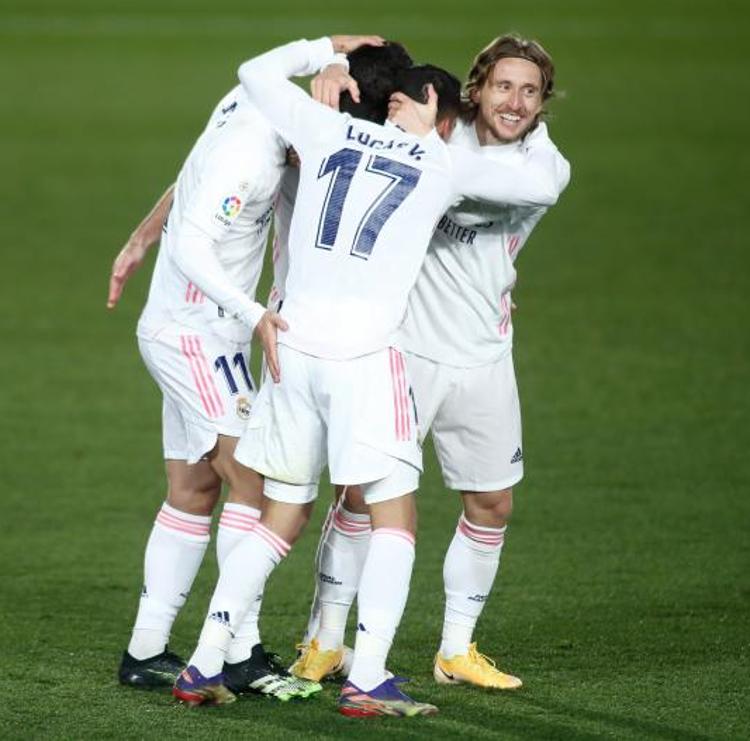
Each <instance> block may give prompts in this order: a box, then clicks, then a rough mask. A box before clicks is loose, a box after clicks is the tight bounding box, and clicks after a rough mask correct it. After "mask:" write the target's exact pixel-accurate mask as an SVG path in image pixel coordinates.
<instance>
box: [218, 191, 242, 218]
mask: <svg viewBox="0 0 750 741" xmlns="http://www.w3.org/2000/svg"><path fill="white" fill-rule="evenodd" d="M241 208H242V201H241V200H240V199H239V198H238V197H237V196H227V198H225V199H224V201H223V203H222V204H221V210H222V211H223V212H224V216H226V217H228V218H230V219H232V218H234V217H235V216H237V214H238V213H239V212H240V209H241Z"/></svg>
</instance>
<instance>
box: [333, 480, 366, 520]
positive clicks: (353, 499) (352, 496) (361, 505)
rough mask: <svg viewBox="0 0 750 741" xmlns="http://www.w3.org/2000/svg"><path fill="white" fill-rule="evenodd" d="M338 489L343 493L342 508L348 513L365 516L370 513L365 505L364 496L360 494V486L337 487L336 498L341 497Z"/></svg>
mask: <svg viewBox="0 0 750 741" xmlns="http://www.w3.org/2000/svg"><path fill="white" fill-rule="evenodd" d="M339 489H341V490H342V493H343V500H342V501H343V504H344V507H346V509H347V510H348V511H349V512H354V513H356V514H367V513H368V512H369V511H370V509H369V507H368V506H367V504H365V495H364V494H363V493H362V487H361V486H343V487H338V486H337V487H336V493H337V496H341V494H339Z"/></svg>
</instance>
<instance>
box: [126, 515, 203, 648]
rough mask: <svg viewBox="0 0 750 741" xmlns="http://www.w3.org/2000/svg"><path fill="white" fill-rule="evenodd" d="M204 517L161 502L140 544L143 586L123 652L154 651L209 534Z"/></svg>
mask: <svg viewBox="0 0 750 741" xmlns="http://www.w3.org/2000/svg"><path fill="white" fill-rule="evenodd" d="M210 525H211V518H210V517H202V516H200V515H190V514H187V513H186V512H181V511H180V510H178V509H175V508H174V507H170V506H169V505H168V504H167V503H166V502H164V504H162V506H161V509H160V510H159V512H158V514H157V516H156V521H155V522H154V526H153V529H152V530H151V536H150V537H149V539H148V544H147V545H146V554H145V557H144V565H143V590H142V592H141V601H140V604H139V606H138V616H137V617H136V619H135V625H134V627H133V634H132V636H131V638H130V643H129V644H128V653H130V655H131V656H133V657H134V658H136V659H147V658H149V657H151V656H155V655H156V654H160V653H161V652H162V651H163V650H164V648H165V647H166V645H167V643H168V642H169V634H170V632H171V631H172V624H173V623H174V621H175V618H176V617H177V613H178V612H179V611H180V608H181V607H182V606H183V605H184V604H185V600H186V599H187V596H188V594H189V593H190V588H191V587H192V586H193V580H194V579H195V575H196V574H197V573H198V569H199V568H200V565H201V561H203V556H204V554H205V552H206V548H207V547H208V542H209V540H210V535H209V527H210Z"/></svg>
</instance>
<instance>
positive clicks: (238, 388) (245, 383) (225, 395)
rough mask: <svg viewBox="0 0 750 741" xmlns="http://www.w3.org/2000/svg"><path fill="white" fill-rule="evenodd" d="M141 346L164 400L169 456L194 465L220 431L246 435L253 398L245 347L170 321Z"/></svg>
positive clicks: (140, 342)
mask: <svg viewBox="0 0 750 741" xmlns="http://www.w3.org/2000/svg"><path fill="white" fill-rule="evenodd" d="M138 347H139V349H140V351H141V357H142V358H143V362H144V363H145V364H146V367H147V368H148V370H149V372H150V373H151V375H152V376H153V378H154V380H155V381H156V383H157V384H158V385H159V388H160V389H161V392H162V396H163V398H164V403H163V407H162V439H163V444H164V457H165V458H166V459H170V460H185V461H187V462H188V463H196V462H198V461H199V460H200V459H201V458H203V457H204V456H205V455H206V454H207V453H209V452H210V451H211V450H213V448H214V447H215V445H216V438H217V435H228V436H230V437H239V436H240V435H241V434H242V430H243V428H244V426H245V422H246V420H247V419H248V417H249V416H250V407H251V405H252V404H253V401H254V399H255V390H254V387H253V382H252V379H251V378H250V373H249V371H248V368H249V357H248V349H249V348H248V346H247V345H245V344H238V343H235V342H231V341H229V340H226V339H224V338H221V337H217V336H216V335H214V334H212V333H209V332H196V331H195V330H193V329H189V328H187V327H184V326H182V325H176V324H172V325H168V326H166V327H165V328H164V329H162V330H161V331H160V332H159V333H158V334H156V336H155V337H153V338H151V339H145V338H143V337H139V338H138Z"/></svg>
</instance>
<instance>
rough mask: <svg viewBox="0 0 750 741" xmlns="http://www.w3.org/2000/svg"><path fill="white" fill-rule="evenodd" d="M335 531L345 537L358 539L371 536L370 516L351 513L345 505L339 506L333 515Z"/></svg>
mask: <svg viewBox="0 0 750 741" xmlns="http://www.w3.org/2000/svg"><path fill="white" fill-rule="evenodd" d="M332 526H333V529H334V530H337V531H338V532H340V533H342V534H343V535H350V536H352V537H356V536H359V535H369V533H370V530H371V528H370V515H369V514H359V513H357V512H350V511H349V510H348V509H346V507H344V505H343V504H342V505H339V506H338V507H337V508H336V511H335V512H334V513H333V523H332Z"/></svg>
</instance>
